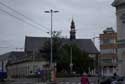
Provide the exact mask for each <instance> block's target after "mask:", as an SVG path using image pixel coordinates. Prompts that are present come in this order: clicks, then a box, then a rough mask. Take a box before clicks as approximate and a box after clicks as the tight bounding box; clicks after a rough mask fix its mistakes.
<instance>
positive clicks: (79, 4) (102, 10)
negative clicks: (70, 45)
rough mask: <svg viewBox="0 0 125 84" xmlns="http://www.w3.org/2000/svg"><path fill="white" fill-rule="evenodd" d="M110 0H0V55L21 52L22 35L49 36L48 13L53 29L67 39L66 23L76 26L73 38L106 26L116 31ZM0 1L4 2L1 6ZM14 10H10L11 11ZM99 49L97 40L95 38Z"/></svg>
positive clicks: (92, 33)
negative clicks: (51, 15) (73, 23)
mask: <svg viewBox="0 0 125 84" xmlns="http://www.w3.org/2000/svg"><path fill="white" fill-rule="evenodd" d="M113 1H114V0H0V54H3V53H6V52H9V51H16V50H17V51H23V48H24V43H25V36H36V37H49V36H50V35H49V34H48V33H47V32H50V14H49V13H48V14H47V13H45V12H44V11H49V10H51V9H53V10H57V11H59V12H58V13H54V14H53V31H60V32H62V34H61V35H62V36H64V37H67V38H69V31H70V24H71V20H72V19H73V20H74V22H75V26H76V38H82V39H86V38H88V39H92V38H93V37H98V36H99V34H100V33H102V31H103V30H104V29H106V28H107V27H113V29H114V30H116V15H115V8H114V7H112V6H111V3H112V2H113ZM3 4H4V5H3ZM12 10H14V11H12ZM95 45H96V47H97V48H98V49H99V40H98V39H96V40H95Z"/></svg>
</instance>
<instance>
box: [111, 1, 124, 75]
mask: <svg viewBox="0 0 125 84" xmlns="http://www.w3.org/2000/svg"><path fill="white" fill-rule="evenodd" d="M112 6H114V7H115V8H116V17H117V39H118V41H117V43H118V49H117V51H118V52H117V56H118V62H117V63H118V69H117V72H118V74H119V75H121V76H122V75H125V67H124V66H125V0H114V2H113V3H112Z"/></svg>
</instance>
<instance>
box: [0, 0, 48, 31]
mask: <svg viewBox="0 0 125 84" xmlns="http://www.w3.org/2000/svg"><path fill="white" fill-rule="evenodd" d="M0 4H1V5H3V6H5V7H6V8H8V9H10V10H12V11H13V12H15V13H17V14H18V15H21V16H23V17H24V18H25V19H27V20H29V21H31V22H32V23H34V24H36V25H39V26H40V27H43V28H46V29H47V30H49V28H47V27H45V26H43V25H41V24H39V23H37V22H36V21H34V20H32V19H31V18H29V17H27V16H25V15H24V14H22V13H21V12H19V11H17V10H15V9H13V8H12V7H10V6H8V5H6V4H5V3H3V2H1V1H0Z"/></svg>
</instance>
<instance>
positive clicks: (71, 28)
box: [70, 19, 76, 40]
mask: <svg viewBox="0 0 125 84" xmlns="http://www.w3.org/2000/svg"><path fill="white" fill-rule="evenodd" d="M74 39H76V30H75V22H74V20H73V19H72V22H71V26H70V40H74Z"/></svg>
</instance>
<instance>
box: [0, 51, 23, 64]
mask: <svg viewBox="0 0 125 84" xmlns="http://www.w3.org/2000/svg"><path fill="white" fill-rule="evenodd" d="M24 56H25V53H24V52H23V51H12V52H8V53H5V54H3V55H1V57H0V60H8V61H12V62H17V61H18V60H21V58H22V57H24Z"/></svg>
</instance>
